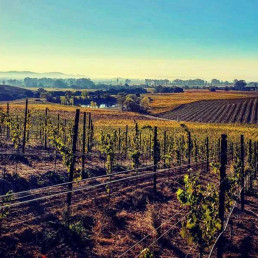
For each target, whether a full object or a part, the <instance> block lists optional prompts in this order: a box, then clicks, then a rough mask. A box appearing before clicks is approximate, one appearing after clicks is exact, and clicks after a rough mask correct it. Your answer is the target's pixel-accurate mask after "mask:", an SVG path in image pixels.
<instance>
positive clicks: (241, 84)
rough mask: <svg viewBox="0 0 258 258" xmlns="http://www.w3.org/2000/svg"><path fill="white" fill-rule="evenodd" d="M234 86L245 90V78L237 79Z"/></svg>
mask: <svg viewBox="0 0 258 258" xmlns="http://www.w3.org/2000/svg"><path fill="white" fill-rule="evenodd" d="M234 87H235V89H236V90H245V89H246V82H245V81H244V80H239V81H235V83H234Z"/></svg>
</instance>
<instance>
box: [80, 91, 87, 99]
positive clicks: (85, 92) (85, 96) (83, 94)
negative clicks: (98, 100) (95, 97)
mask: <svg viewBox="0 0 258 258" xmlns="http://www.w3.org/2000/svg"><path fill="white" fill-rule="evenodd" d="M81 95H82V97H84V98H87V97H88V96H89V92H88V91H86V90H83V91H82V93H81Z"/></svg>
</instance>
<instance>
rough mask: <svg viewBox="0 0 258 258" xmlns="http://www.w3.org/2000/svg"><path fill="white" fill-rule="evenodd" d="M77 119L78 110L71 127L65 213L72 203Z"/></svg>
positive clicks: (78, 115)
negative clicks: (70, 153)
mask: <svg viewBox="0 0 258 258" xmlns="http://www.w3.org/2000/svg"><path fill="white" fill-rule="evenodd" d="M79 118H80V109H76V113H75V121H74V127H73V146H72V160H71V163H70V167H69V182H70V183H69V184H68V190H69V192H68V194H67V211H68V214H69V212H70V206H71V201H72V192H71V191H72V189H73V184H72V182H73V175H74V166H75V161H76V144H77V139H78V128H79Z"/></svg>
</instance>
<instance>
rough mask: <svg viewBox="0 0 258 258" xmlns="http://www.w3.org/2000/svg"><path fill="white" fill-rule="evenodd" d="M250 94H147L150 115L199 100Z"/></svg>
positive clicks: (217, 92) (198, 91)
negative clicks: (149, 101)
mask: <svg viewBox="0 0 258 258" xmlns="http://www.w3.org/2000/svg"><path fill="white" fill-rule="evenodd" d="M253 94H254V93H250V92H232V91H229V92H226V91H216V92H210V91H209V90H187V91H185V92H184V93H158V94H157V93H150V94H147V96H148V97H150V98H151V103H150V107H151V111H150V112H151V113H152V114H158V113H162V112H165V111H168V110H173V109H175V108H176V107H178V106H180V105H183V104H188V103H191V102H195V101H201V100H216V99H236V98H244V97H248V96H250V97H251V96H253Z"/></svg>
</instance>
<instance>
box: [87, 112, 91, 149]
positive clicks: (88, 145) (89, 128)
mask: <svg viewBox="0 0 258 258" xmlns="http://www.w3.org/2000/svg"><path fill="white" fill-rule="evenodd" d="M88 117H89V118H88V120H89V121H88V139H87V140H88V142H87V150H88V152H90V151H91V142H90V141H91V135H90V134H91V113H89V116H88Z"/></svg>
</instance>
